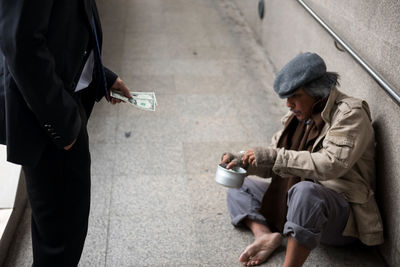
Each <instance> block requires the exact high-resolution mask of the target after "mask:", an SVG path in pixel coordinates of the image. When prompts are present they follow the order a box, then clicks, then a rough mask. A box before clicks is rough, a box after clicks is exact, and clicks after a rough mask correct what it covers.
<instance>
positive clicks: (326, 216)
mask: <svg viewBox="0 0 400 267" xmlns="http://www.w3.org/2000/svg"><path fill="white" fill-rule="evenodd" d="M349 213H350V207H349V204H348V203H347V201H346V200H345V199H344V198H343V197H342V196H341V195H339V194H338V193H336V192H335V191H333V190H331V189H328V188H325V187H323V186H322V185H319V184H316V183H311V182H300V183H297V184H296V185H294V186H293V187H292V188H291V189H290V190H289V192H288V214H287V222H286V224H285V228H284V234H285V235H289V239H288V245H287V250H286V258H285V262H284V266H301V265H302V264H303V263H304V262H305V260H306V259H307V257H308V255H309V253H310V251H311V250H312V249H314V248H315V247H316V246H317V245H318V244H319V242H320V240H321V238H322V237H323V236H329V238H328V239H330V240H331V241H332V242H329V241H328V239H327V242H326V243H331V244H335V245H340V244H341V245H344V244H347V243H349V242H354V240H355V239H354V238H346V237H343V236H342V235H341V233H342V231H343V229H344V227H345V226H346V223H347V220H348V217H349ZM328 232H329V233H328Z"/></svg>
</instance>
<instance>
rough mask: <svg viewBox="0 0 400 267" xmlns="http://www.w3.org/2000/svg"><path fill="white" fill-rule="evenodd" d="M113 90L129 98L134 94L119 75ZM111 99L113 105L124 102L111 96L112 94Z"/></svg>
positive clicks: (112, 87)
mask: <svg viewBox="0 0 400 267" xmlns="http://www.w3.org/2000/svg"><path fill="white" fill-rule="evenodd" d="M111 91H115V92H118V93H121V94H123V95H124V96H126V97H127V98H132V95H131V93H130V92H129V89H128V87H126V85H125V84H124V82H123V81H122V80H121V79H120V78H119V77H118V78H117V79H116V80H115V82H114V84H113V85H112V86H111ZM110 99H111V104H113V105H115V104H117V103H121V102H123V101H122V100H120V99H117V98H114V97H111V96H110Z"/></svg>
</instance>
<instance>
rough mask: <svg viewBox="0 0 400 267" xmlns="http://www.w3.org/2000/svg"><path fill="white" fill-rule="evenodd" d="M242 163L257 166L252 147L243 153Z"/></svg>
mask: <svg viewBox="0 0 400 267" xmlns="http://www.w3.org/2000/svg"><path fill="white" fill-rule="evenodd" d="M242 164H243V166H249V165H250V166H252V167H256V166H257V162H256V156H255V154H254V150H253V149H249V150H248V151H247V152H246V153H244V155H243V157H242Z"/></svg>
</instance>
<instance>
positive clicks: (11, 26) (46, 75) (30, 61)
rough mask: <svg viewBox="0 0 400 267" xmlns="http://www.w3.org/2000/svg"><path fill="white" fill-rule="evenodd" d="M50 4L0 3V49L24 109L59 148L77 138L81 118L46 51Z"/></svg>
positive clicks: (49, 0) (47, 1) (5, 0)
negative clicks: (25, 108) (32, 114)
mask: <svg viewBox="0 0 400 267" xmlns="http://www.w3.org/2000/svg"><path fill="white" fill-rule="evenodd" d="M53 2H54V0H41V1H23V0H1V1H0V32H1V36H0V48H1V49H2V51H3V53H4V56H5V59H6V62H7V67H8V68H9V71H10V73H11V75H12V77H13V79H14V80H15V82H16V84H17V87H18V89H19V91H20V93H21V95H22V97H23V98H24V100H25V102H26V104H27V106H28V107H29V108H30V110H31V111H32V112H33V113H34V114H35V116H36V118H37V120H38V123H39V124H40V125H41V126H42V127H43V129H44V130H45V132H46V133H47V134H48V136H49V137H51V139H52V140H53V142H54V143H55V144H56V145H57V146H58V147H60V148H63V147H64V146H67V145H69V144H71V143H72V141H73V140H74V139H75V138H76V137H77V135H78V133H79V130H80V126H81V118H80V115H79V109H78V105H77V103H76V102H75V100H74V99H73V97H72V96H71V95H70V94H69V93H68V92H67V90H65V88H64V83H63V81H62V80H61V78H60V77H59V76H58V75H57V74H56V72H55V60H54V57H53V55H52V54H51V53H50V51H49V49H48V47H47V38H46V34H47V29H48V26H49V21H50V17H51V15H54V14H52V7H53Z"/></svg>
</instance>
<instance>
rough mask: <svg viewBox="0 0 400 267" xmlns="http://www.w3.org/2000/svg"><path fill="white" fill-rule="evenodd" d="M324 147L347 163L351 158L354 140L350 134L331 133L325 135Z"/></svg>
mask: <svg viewBox="0 0 400 267" xmlns="http://www.w3.org/2000/svg"><path fill="white" fill-rule="evenodd" d="M324 147H325V149H326V150H327V151H328V152H330V153H331V154H332V155H333V156H334V157H335V158H336V159H338V160H340V161H343V162H345V163H346V162H347V161H348V159H349V158H350V154H351V150H352V148H353V147H354V141H353V140H352V139H350V138H349V137H348V136H342V135H329V136H326V137H325V142H324Z"/></svg>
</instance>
